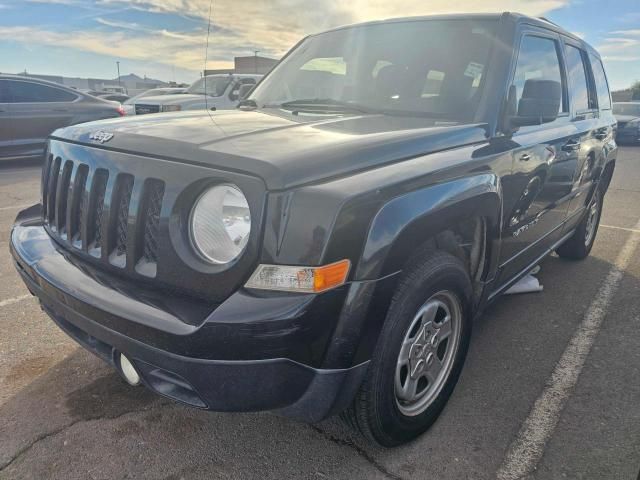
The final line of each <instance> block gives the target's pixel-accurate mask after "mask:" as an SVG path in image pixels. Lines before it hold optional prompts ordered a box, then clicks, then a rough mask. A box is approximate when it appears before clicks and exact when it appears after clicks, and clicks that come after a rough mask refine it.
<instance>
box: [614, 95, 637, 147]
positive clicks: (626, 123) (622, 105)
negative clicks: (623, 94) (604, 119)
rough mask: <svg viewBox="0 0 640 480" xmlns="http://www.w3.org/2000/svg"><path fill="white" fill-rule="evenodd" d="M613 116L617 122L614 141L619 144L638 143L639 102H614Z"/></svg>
mask: <svg viewBox="0 0 640 480" xmlns="http://www.w3.org/2000/svg"><path fill="white" fill-rule="evenodd" d="M613 114H614V115H615V117H616V120H617V121H618V131H617V133H616V140H618V142H620V143H640V102H616V103H614V104H613Z"/></svg>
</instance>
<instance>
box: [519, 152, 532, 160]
mask: <svg viewBox="0 0 640 480" xmlns="http://www.w3.org/2000/svg"><path fill="white" fill-rule="evenodd" d="M529 160H531V155H529V154H528V153H523V154H522V155H520V161H521V162H528V161H529Z"/></svg>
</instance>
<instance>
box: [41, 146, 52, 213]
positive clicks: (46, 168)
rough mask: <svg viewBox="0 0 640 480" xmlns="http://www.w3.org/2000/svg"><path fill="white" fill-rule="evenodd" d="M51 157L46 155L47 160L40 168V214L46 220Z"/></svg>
mask: <svg viewBox="0 0 640 480" xmlns="http://www.w3.org/2000/svg"><path fill="white" fill-rule="evenodd" d="M52 162H53V155H52V154H49V155H47V159H46V160H45V163H44V165H43V167H42V214H43V215H44V218H47V203H48V202H47V187H48V186H49V174H50V173H51V163H52Z"/></svg>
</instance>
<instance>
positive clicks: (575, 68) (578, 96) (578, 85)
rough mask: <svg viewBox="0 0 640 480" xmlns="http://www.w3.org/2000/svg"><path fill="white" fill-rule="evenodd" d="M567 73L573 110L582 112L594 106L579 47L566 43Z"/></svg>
mask: <svg viewBox="0 0 640 480" xmlns="http://www.w3.org/2000/svg"><path fill="white" fill-rule="evenodd" d="M565 54H566V57H567V74H568V77H569V88H570V90H571V103H572V104H573V109H574V111H575V112H584V111H586V110H590V109H592V108H595V102H594V101H593V96H592V95H591V94H590V92H589V81H588V80H587V78H588V77H587V70H586V68H585V64H584V59H583V57H582V52H581V51H580V49H578V48H576V47H574V46H571V45H566V46H565Z"/></svg>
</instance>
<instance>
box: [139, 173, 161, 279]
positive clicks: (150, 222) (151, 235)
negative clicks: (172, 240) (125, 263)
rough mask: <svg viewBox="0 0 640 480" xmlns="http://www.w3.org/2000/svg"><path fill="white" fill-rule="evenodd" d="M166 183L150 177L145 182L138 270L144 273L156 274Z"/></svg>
mask: <svg viewBox="0 0 640 480" xmlns="http://www.w3.org/2000/svg"><path fill="white" fill-rule="evenodd" d="M164 189H165V184H164V182H163V181H162V180H157V179H155V178H149V179H147V180H146V182H145V184H144V192H143V200H142V206H141V213H140V223H142V224H143V228H142V233H141V235H139V240H138V242H137V243H138V249H137V251H138V252H141V256H140V259H139V260H138V263H137V264H136V270H137V271H138V273H140V274H142V275H146V276H149V277H155V276H156V265H157V262H158V233H159V228H160V212H161V210H162V200H163V198H164Z"/></svg>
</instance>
